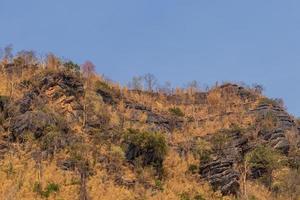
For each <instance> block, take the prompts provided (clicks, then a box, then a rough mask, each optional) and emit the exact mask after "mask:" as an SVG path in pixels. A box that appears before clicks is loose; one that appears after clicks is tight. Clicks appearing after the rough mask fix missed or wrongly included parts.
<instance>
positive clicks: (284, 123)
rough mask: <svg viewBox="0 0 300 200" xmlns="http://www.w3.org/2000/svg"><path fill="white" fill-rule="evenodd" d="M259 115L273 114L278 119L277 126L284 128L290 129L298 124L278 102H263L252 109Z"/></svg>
mask: <svg viewBox="0 0 300 200" xmlns="http://www.w3.org/2000/svg"><path fill="white" fill-rule="evenodd" d="M252 112H254V113H255V114H257V115H258V117H260V118H263V117H265V116H267V115H272V116H273V117H274V119H276V122H277V127H278V128H281V129H282V130H284V131H285V130H288V129H291V128H293V127H295V126H296V123H295V121H294V120H293V118H292V117H291V116H290V115H289V114H288V113H287V112H286V111H285V110H284V109H283V108H282V107H281V106H280V105H278V104H275V103H273V104H267V103H262V104H260V105H258V106H257V108H255V109H254V110H252Z"/></svg>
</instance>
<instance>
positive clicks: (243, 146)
mask: <svg viewBox="0 0 300 200" xmlns="http://www.w3.org/2000/svg"><path fill="white" fill-rule="evenodd" d="M216 134H220V137H222V139H218V138H216ZM217 137H218V136H217ZM203 139H204V140H206V141H208V142H210V143H212V144H213V145H214V143H215V142H216V140H217V141H219V142H220V141H223V142H222V143H223V144H222V149H214V152H212V155H211V157H214V159H213V161H209V162H206V163H204V164H203V163H202V164H201V163H200V175H201V177H202V178H204V179H205V180H207V181H208V182H209V183H210V184H211V185H212V187H213V189H214V190H220V191H221V192H222V194H224V195H228V194H233V195H236V194H238V192H239V190H240V187H239V179H240V174H239V172H238V171H237V170H235V168H234V166H235V165H237V164H238V163H240V162H241V161H242V160H243V158H244V155H245V154H246V153H247V152H248V151H249V150H250V149H251V148H250V145H249V142H248V139H247V138H246V137H245V136H244V135H243V134H242V133H241V131H240V130H223V131H220V133H215V134H210V135H207V136H204V138H203ZM219 142H218V143H219Z"/></svg>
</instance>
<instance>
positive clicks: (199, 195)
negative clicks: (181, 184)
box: [194, 194, 205, 200]
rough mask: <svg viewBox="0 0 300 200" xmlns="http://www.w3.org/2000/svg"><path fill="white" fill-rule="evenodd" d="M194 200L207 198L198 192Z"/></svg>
mask: <svg viewBox="0 0 300 200" xmlns="http://www.w3.org/2000/svg"><path fill="white" fill-rule="evenodd" d="M194 200H205V198H204V197H202V195H201V194H197V195H196V196H195V197H194Z"/></svg>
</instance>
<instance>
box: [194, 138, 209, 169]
mask: <svg viewBox="0 0 300 200" xmlns="http://www.w3.org/2000/svg"><path fill="white" fill-rule="evenodd" d="M192 153H193V156H194V157H195V158H196V159H199V160H200V162H201V163H206V162H208V161H210V160H211V154H212V144H211V143H209V142H207V141H205V140H203V139H200V138H199V139H197V140H196V142H195V144H194V146H193V148H192Z"/></svg>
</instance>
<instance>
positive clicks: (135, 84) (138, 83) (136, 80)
mask: <svg viewBox="0 0 300 200" xmlns="http://www.w3.org/2000/svg"><path fill="white" fill-rule="evenodd" d="M129 88H131V89H133V90H143V77H141V76H134V77H132V80H131V81H130V83H129Z"/></svg>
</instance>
